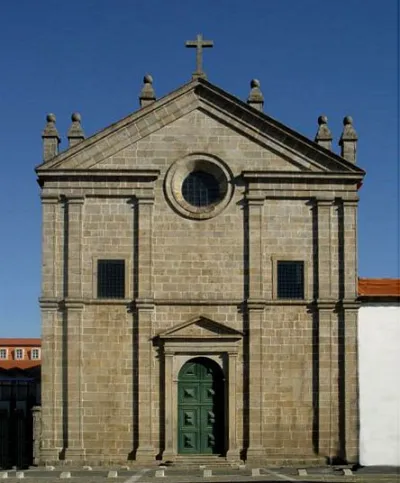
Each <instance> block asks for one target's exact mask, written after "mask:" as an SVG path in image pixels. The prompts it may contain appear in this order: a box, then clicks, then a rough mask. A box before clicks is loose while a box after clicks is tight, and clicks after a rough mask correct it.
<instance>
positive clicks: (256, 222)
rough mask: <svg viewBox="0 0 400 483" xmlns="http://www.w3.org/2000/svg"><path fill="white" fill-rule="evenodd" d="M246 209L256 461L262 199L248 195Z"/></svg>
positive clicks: (259, 450) (250, 454) (253, 453)
mask: <svg viewBox="0 0 400 483" xmlns="http://www.w3.org/2000/svg"><path fill="white" fill-rule="evenodd" d="M247 208H248V234H247V238H248V284H249V287H248V303H247V316H248V329H247V349H246V350H247V352H248V354H247V358H248V368H247V377H248V391H249V396H248V397H249V415H248V437H249V447H248V448H247V459H257V458H259V457H260V456H262V455H263V454H264V450H263V442H262V434H263V418H262V414H263V407H262V400H263V375H262V371H263V344H262V326H263V319H264V305H263V304H262V303H261V301H262V299H263V268H264V263H263V246H262V219H263V208H264V197H262V196H257V195H255V194H252V193H250V194H249V195H248V196H247Z"/></svg>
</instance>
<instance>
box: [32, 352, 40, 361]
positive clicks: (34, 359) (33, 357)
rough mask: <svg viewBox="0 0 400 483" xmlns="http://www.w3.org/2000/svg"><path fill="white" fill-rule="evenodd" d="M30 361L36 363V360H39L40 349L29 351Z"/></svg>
mask: <svg viewBox="0 0 400 483" xmlns="http://www.w3.org/2000/svg"><path fill="white" fill-rule="evenodd" d="M31 359H32V360H33V361H37V360H38V359H40V349H32V350H31Z"/></svg>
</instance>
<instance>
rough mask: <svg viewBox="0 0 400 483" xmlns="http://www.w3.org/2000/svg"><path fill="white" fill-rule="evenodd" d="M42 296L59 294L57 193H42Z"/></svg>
mask: <svg viewBox="0 0 400 483" xmlns="http://www.w3.org/2000/svg"><path fill="white" fill-rule="evenodd" d="M41 199H42V297H44V298H55V297H58V296H59V277H60V273H59V270H58V267H59V264H60V262H61V260H58V259H57V258H58V257H57V246H58V241H59V236H60V234H59V230H58V222H59V218H60V200H59V196H57V195H44V194H43V195H42V196H41Z"/></svg>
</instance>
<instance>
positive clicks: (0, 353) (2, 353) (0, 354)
mask: <svg viewBox="0 0 400 483" xmlns="http://www.w3.org/2000/svg"><path fill="white" fill-rule="evenodd" d="M0 359H2V360H4V359H8V353H7V349H0Z"/></svg>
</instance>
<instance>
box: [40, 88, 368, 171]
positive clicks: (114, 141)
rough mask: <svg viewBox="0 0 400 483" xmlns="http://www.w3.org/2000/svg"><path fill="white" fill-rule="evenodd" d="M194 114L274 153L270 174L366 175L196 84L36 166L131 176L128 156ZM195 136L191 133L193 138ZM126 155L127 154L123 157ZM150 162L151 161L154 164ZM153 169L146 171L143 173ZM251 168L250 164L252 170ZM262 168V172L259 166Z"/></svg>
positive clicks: (253, 111)
mask: <svg viewBox="0 0 400 483" xmlns="http://www.w3.org/2000/svg"><path fill="white" fill-rule="evenodd" d="M194 111H197V112H201V113H202V115H204V116H208V117H209V118H210V119H212V120H213V122H214V123H216V125H220V126H225V127H226V128H227V129H229V130H230V131H231V132H235V133H236V134H239V135H240V136H242V137H243V138H246V139H247V140H250V141H251V142H252V143H255V144H257V145H258V146H259V147H261V148H264V149H265V150H268V151H270V152H273V153H274V154H275V158H274V159H276V160H281V161H282V162H281V164H279V163H278V164H277V165H276V166H272V167H271V166H269V165H268V164H266V165H265V167H262V169H265V170H268V171H277V172H279V171H297V172H299V171H300V172H321V173H324V172H326V173H341V174H352V175H358V176H359V177H360V178H361V177H362V176H363V174H364V172H363V170H361V169H360V168H358V167H357V166H355V165H354V164H352V163H350V162H348V161H346V160H345V159H343V158H341V157H340V156H338V155H336V154H335V153H333V152H330V151H328V150H326V149H324V148H322V147H321V146H319V145H318V144H316V143H315V142H313V141H311V140H309V139H307V138H305V137H304V136H302V135H300V134H299V133H297V132H295V131H293V130H291V129H290V128H288V127H287V126H285V125H283V124H281V123H279V122H277V121H275V120H274V119H272V118H271V117H269V116H267V115H266V114H264V113H262V112H259V111H257V110H256V109H254V108H252V107H251V106H248V105H247V104H246V103H244V102H242V101H241V100H239V99H237V98H235V97H234V96H231V95H230V94H228V93H226V92H225V91H223V90H222V89H219V88H218V87H216V86H214V85H213V84H211V83H209V82H207V81H205V80H203V79H196V80H193V81H191V82H189V83H188V84H185V85H184V86H182V87H181V88H179V89H177V90H176V91H174V92H172V93H170V94H168V95H167V96H165V97H163V98H161V99H159V100H157V101H155V102H154V103H152V104H150V105H148V106H146V107H144V108H141V109H139V110H138V111H136V112H135V113H133V114H131V115H129V116H127V117H126V118H124V119H122V120H121V121H119V122H117V123H115V124H113V125H111V126H110V127H108V128H106V129H104V130H103V131H101V132H99V133H97V134H95V135H93V136H91V137H90V138H87V139H85V140H84V141H82V142H80V143H79V144H77V145H75V146H73V147H71V148H70V149H68V150H66V151H64V152H62V153H60V154H59V155H58V156H56V157H55V158H53V159H51V160H50V161H47V162H46V163H43V164H41V165H40V166H38V167H37V172H38V174H39V176H40V175H41V174H43V175H45V174H46V173H47V174H50V173H54V174H56V173H57V172H58V173H60V172H65V173H66V174H68V173H71V172H93V171H99V172H103V171H104V172H107V173H110V174H111V173H112V171H115V172H116V171H118V172H121V171H124V169H125V170H126V171H128V170H129V171H130V172H132V170H134V169H137V170H138V171H139V169H138V168H139V166H137V165H136V166H130V165H129V163H128V164H127V165H123V164H122V165H121V163H120V164H118V161H116V160H118V159H119V160H120V159H126V158H127V157H129V156H125V158H124V152H125V151H126V150H128V151H129V149H131V150H135V146H137V144H138V143H139V142H140V141H142V140H144V139H146V138H147V137H148V136H151V135H152V134H154V133H159V132H161V130H162V129H164V128H166V127H167V126H169V125H171V124H173V123H176V122H179V121H180V120H181V122H185V117H186V116H189V115H190V114H191V113H193V112H194ZM189 135H190V133H189ZM121 153H122V154H121ZM149 161H150V160H149ZM143 167H146V168H149V166H147V165H146V166H141V168H143ZM248 168H249V169H251V168H252V167H251V165H249V166H248ZM257 169H260V167H257Z"/></svg>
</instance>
